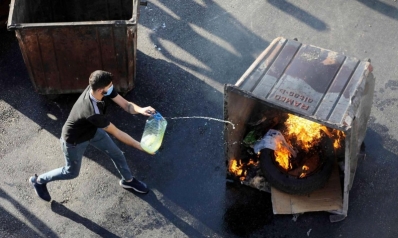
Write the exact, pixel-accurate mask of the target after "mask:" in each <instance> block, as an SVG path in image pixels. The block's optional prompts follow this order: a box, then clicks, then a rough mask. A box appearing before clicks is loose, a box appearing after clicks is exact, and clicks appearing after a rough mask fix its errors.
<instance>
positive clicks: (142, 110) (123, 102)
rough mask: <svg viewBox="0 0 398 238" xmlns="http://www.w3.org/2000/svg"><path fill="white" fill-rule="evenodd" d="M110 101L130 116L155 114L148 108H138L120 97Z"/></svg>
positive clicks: (153, 110)
mask: <svg viewBox="0 0 398 238" xmlns="http://www.w3.org/2000/svg"><path fill="white" fill-rule="evenodd" d="M112 100H113V101H114V102H115V103H116V104H118V105H119V106H120V107H121V108H123V109H124V110H125V111H126V112H128V113H131V114H137V113H140V114H142V115H144V116H150V115H152V114H155V112H156V110H155V109H153V108H152V107H150V106H148V107H140V106H138V105H136V104H134V103H132V102H129V101H127V100H126V99H124V98H123V97H122V96H120V95H117V96H116V97H115V98H112Z"/></svg>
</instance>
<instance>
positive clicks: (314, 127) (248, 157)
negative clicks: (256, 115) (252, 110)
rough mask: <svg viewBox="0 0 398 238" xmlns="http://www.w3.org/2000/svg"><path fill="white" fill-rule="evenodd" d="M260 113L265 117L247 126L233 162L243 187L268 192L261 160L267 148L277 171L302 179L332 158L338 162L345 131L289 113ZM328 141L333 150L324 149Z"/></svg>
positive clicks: (230, 165)
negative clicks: (239, 154)
mask: <svg viewBox="0 0 398 238" xmlns="http://www.w3.org/2000/svg"><path fill="white" fill-rule="evenodd" d="M260 114H261V115H266V116H263V117H262V118H261V119H260V120H255V122H254V123H248V131H249V132H248V133H247V135H246V136H245V138H244V140H243V143H242V145H243V146H242V148H243V149H242V151H241V157H240V158H238V159H233V160H230V164H229V172H230V173H231V174H232V175H233V176H234V177H235V180H239V181H240V182H241V183H242V184H246V185H249V186H252V187H256V188H259V187H262V188H261V189H260V188H259V189H260V190H263V191H268V190H269V189H268V184H267V186H264V185H261V184H264V181H263V180H264V178H263V176H264V173H263V171H262V170H261V166H260V160H261V157H264V155H263V156H261V153H262V152H263V150H262V149H264V148H268V150H267V151H272V152H270V153H269V154H270V155H269V156H270V158H271V160H272V163H273V165H274V166H275V169H278V170H279V171H280V172H282V173H283V174H286V175H289V176H292V177H294V178H296V179H302V178H306V177H308V176H311V175H312V174H314V173H317V171H318V170H320V168H321V167H322V166H323V165H324V164H325V163H326V160H328V159H329V157H330V156H332V157H333V158H334V159H335V157H336V151H338V150H339V149H340V148H341V147H342V142H343V141H344V138H345V134H344V132H342V131H339V130H335V129H331V128H328V127H326V126H324V125H321V124H318V123H316V122H313V121H310V120H307V119H305V118H302V117H298V116H296V115H293V114H289V113H283V112H276V111H273V110H268V111H266V112H264V113H260ZM265 132H266V133H265ZM264 133H265V136H263V135H262V134H264ZM325 141H327V142H325ZM328 142H330V143H329V144H330V146H329V147H330V148H332V149H329V150H327V149H325V148H324V147H325V143H328ZM267 153H268V152H267ZM325 153H326V154H325Z"/></svg>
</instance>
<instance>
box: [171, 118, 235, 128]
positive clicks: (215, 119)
mask: <svg viewBox="0 0 398 238" xmlns="http://www.w3.org/2000/svg"><path fill="white" fill-rule="evenodd" d="M165 118H167V119H173V120H174V119H197V118H200V119H207V120H213V121H218V122H224V123H229V124H231V125H232V129H234V130H235V124H233V123H232V122H230V121H225V120H221V119H217V118H213V117H200V116H192V117H165Z"/></svg>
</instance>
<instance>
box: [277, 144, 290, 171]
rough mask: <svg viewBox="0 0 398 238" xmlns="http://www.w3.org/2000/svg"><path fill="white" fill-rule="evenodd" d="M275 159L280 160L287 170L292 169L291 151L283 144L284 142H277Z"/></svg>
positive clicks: (279, 162) (280, 163) (280, 164)
mask: <svg viewBox="0 0 398 238" xmlns="http://www.w3.org/2000/svg"><path fill="white" fill-rule="evenodd" d="M274 154H275V160H276V162H278V164H279V166H281V167H282V168H283V169H285V170H290V169H292V165H291V163H290V157H291V154H290V151H289V150H288V149H287V148H286V147H284V146H282V143H279V144H277V149H276V150H275V152H274Z"/></svg>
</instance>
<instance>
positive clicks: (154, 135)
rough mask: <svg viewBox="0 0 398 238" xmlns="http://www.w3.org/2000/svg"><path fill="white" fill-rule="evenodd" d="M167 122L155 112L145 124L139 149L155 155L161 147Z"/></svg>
mask: <svg viewBox="0 0 398 238" xmlns="http://www.w3.org/2000/svg"><path fill="white" fill-rule="evenodd" d="M166 126H167V121H166V119H164V118H163V117H162V115H160V113H159V112H156V113H155V114H154V115H152V116H150V117H149V118H148V120H147V121H146V123H145V128H144V133H143V134H142V138H141V142H140V144H141V147H142V148H143V149H144V150H145V151H146V152H148V153H150V154H153V153H155V152H156V151H157V150H158V149H159V147H160V146H161V145H162V141H163V136H164V132H165V131H166Z"/></svg>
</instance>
